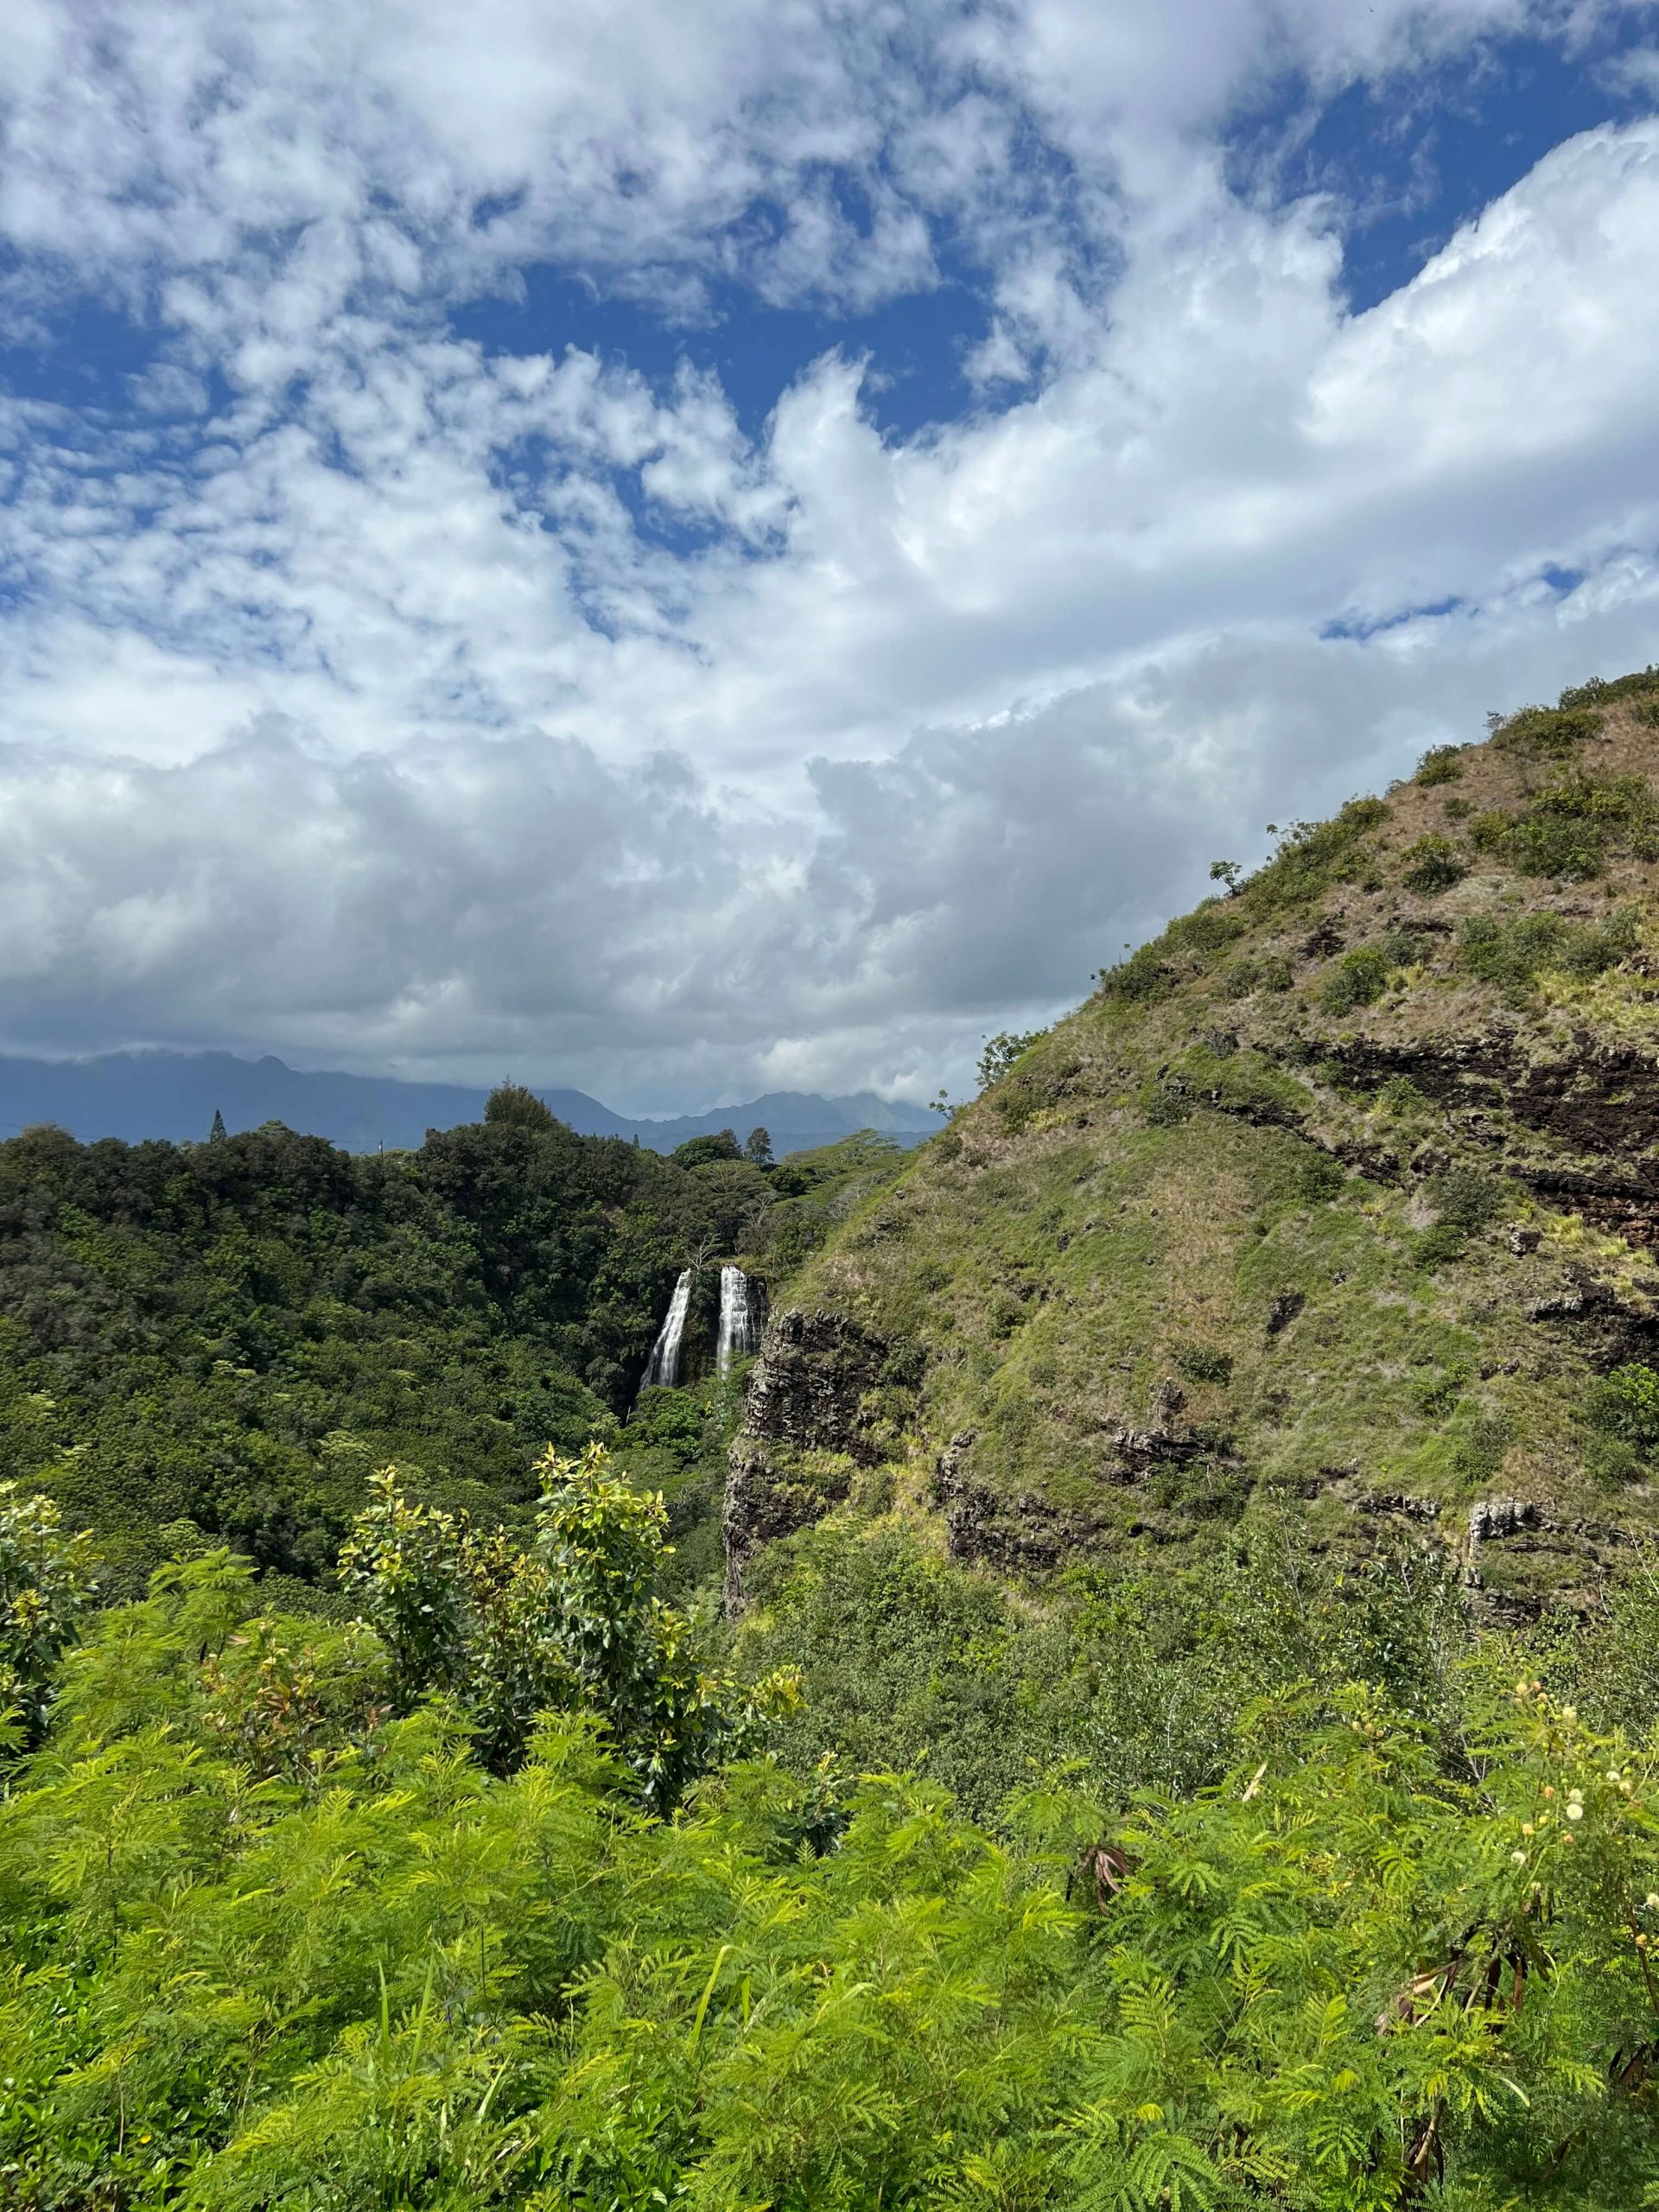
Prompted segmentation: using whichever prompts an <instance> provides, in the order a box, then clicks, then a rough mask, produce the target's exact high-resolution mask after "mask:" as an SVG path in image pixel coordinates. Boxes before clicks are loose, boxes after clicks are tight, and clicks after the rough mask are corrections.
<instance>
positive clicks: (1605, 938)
mask: <svg viewBox="0 0 1659 2212" xmlns="http://www.w3.org/2000/svg"><path fill="white" fill-rule="evenodd" d="M1638 930H1639V921H1638V918H1637V915H1636V914H1635V913H1633V912H1630V910H1629V909H1624V910H1621V911H1620V912H1618V913H1615V914H1613V915H1611V916H1610V917H1609V918H1608V920H1607V921H1606V922H1605V924H1604V925H1601V926H1599V927H1598V926H1597V925H1594V924H1592V923H1580V922H1569V921H1567V920H1566V919H1565V918H1563V917H1562V916H1560V915H1559V914H1518V915H1516V916H1513V917H1510V918H1504V917H1501V916H1498V915H1495V914H1475V915H1471V917H1470V918H1469V919H1468V920H1467V921H1466V922H1465V924H1464V925H1463V930H1462V933H1461V936H1460V938H1459V944H1458V961H1459V965H1460V966H1461V967H1462V968H1463V969H1465V971H1466V972H1467V973H1468V974H1470V975H1471V976H1478V978H1479V979H1480V981H1481V982H1487V983H1497V984H1500V985H1502V986H1503V988H1506V989H1509V990H1524V989H1525V988H1528V986H1529V985H1530V984H1532V983H1533V982H1535V981H1536V980H1537V978H1538V976H1540V975H1541V974H1543V973H1545V972H1546V971H1556V972H1559V973H1561V974H1564V975H1569V976H1599V975H1600V974H1601V973H1602V972H1603V970H1604V969H1608V968H1612V967H1616V966H1617V965H1618V963H1619V962H1620V961H1621V960H1624V959H1626V958H1627V957H1629V955H1630V953H1631V952H1632V951H1634V950H1635V949H1636V944H1637V935H1638Z"/></svg>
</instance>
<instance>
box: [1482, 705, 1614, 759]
mask: <svg viewBox="0 0 1659 2212" xmlns="http://www.w3.org/2000/svg"><path fill="white" fill-rule="evenodd" d="M1581 688H1587V687H1581ZM1564 696H1565V695H1564ZM1600 729H1601V716H1600V715H1599V714H1598V713H1596V712H1595V711H1594V710H1593V709H1591V708H1589V707H1587V706H1572V707H1569V706H1567V705H1565V704H1563V705H1561V706H1560V707H1522V708H1521V709H1519V711H1518V712H1517V713H1516V714H1513V715H1507V716H1506V717H1505V718H1504V720H1503V721H1500V722H1499V723H1497V725H1496V727H1495V728H1494V729H1493V731H1492V742H1493V744H1494V745H1496V746H1497V747H1499V748H1500V749H1501V750H1503V752H1506V753H1520V754H1522V755H1523V756H1524V757H1525V758H1526V759H1528V760H1565V759H1566V758H1567V754H1568V753H1571V752H1572V751H1573V747H1575V746H1579V745H1583V744H1584V743H1586V741H1588V740H1589V739H1591V738H1592V737H1595V736H1597V735H1598V734H1599V732H1600Z"/></svg>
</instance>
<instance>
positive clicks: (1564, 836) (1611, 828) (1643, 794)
mask: <svg viewBox="0 0 1659 2212" xmlns="http://www.w3.org/2000/svg"><path fill="white" fill-rule="evenodd" d="M1469 834H1470V838H1471V842H1473V843H1474V844H1475V845H1476V847H1477V848H1478V849H1479V850H1481V851H1483V852H1488V853H1491V855H1493V857H1494V858H1495V859H1497V860H1499V861H1503V862H1504V863H1505V864H1506V865H1507V866H1509V867H1510V868H1515V869H1516V870H1517V871H1518V873H1519V874H1522V875H1551V876H1558V877H1561V878H1565V879H1567V880H1573V881H1580V880H1587V879H1588V878H1589V877H1591V876H1594V875H1599V874H1601V872H1602V870H1603V868H1605V866H1606V864H1607V861H1608V860H1609V858H1610V857H1611V856H1613V855H1616V854H1619V853H1630V854H1631V855H1634V856H1635V857H1636V858H1637V859H1638V860H1650V859H1652V858H1654V857H1655V856H1656V855H1659V800H1656V798H1655V797H1654V794H1653V792H1652V791H1651V790H1650V788H1649V785H1648V784H1647V782H1646V780H1645V779H1643V777H1641V776H1602V775H1592V774H1587V773H1585V772H1581V771H1576V770H1575V771H1573V772H1571V773H1570V774H1568V775H1566V776H1563V777H1562V778H1560V779H1559V780H1558V781H1557V782H1556V783H1554V784H1552V785H1549V786H1548V788H1547V789H1545V790H1544V791H1541V792H1539V794H1538V795H1537V797H1536V798H1534V799H1532V800H1531V801H1530V802H1529V804H1527V805H1526V806H1524V807H1522V808H1519V809H1516V810H1503V809H1497V810H1493V811H1491V812H1489V813H1486V814H1480V815H1477V816H1476V817H1475V818H1474V820H1473V822H1471V824H1470V829H1469Z"/></svg>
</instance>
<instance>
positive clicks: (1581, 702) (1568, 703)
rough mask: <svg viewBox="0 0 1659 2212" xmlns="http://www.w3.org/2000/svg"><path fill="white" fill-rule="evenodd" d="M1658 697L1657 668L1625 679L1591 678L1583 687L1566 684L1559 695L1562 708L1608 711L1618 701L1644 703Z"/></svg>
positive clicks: (1658, 676) (1658, 678)
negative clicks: (1626, 700)
mask: <svg viewBox="0 0 1659 2212" xmlns="http://www.w3.org/2000/svg"><path fill="white" fill-rule="evenodd" d="M1655 693H1659V668H1655V667H1648V668H1642V669H1637V670H1636V671H1634V672H1633V673H1632V674H1630V675H1629V676H1615V677H1605V676H1592V677H1591V678H1590V680H1589V682H1588V683H1573V684H1569V685H1568V687H1567V690H1565V691H1563V692H1562V694H1561V697H1560V703H1561V705H1562V706H1563V707H1567V708H1573V707H1611V705H1612V704H1613V703H1614V702H1615V701H1617V700H1620V699H1644V698H1649V697H1651V696H1653V695H1654V694H1655Z"/></svg>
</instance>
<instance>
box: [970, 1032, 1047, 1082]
mask: <svg viewBox="0 0 1659 2212" xmlns="http://www.w3.org/2000/svg"><path fill="white" fill-rule="evenodd" d="M1044 1034H1045V1032H1044V1031H1042V1030H1040V1029H1030V1030H1027V1031H1026V1032H1025V1033H1024V1034H1023V1035H1020V1036H1016V1035H1015V1034H1014V1031H1013V1030H1011V1029H1003V1030H1000V1031H999V1032H998V1033H997V1034H996V1035H995V1037H988V1038H987V1039H986V1040H985V1049H984V1051H983V1052H982V1053H981V1054H980V1056H979V1087H980V1089H981V1090H989V1089H990V1087H991V1085H992V1084H994V1083H1001V1080H1002V1078H1003V1077H1004V1076H1005V1075H1007V1074H1008V1073H1010V1072H1011V1071H1012V1069H1013V1067H1014V1062H1015V1061H1016V1060H1017V1059H1018V1058H1020V1054H1021V1053H1022V1052H1029V1051H1030V1049H1031V1047H1032V1046H1033V1045H1034V1044H1035V1043H1036V1042H1037V1040H1038V1039H1039V1037H1041V1036H1043V1035H1044Z"/></svg>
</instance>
